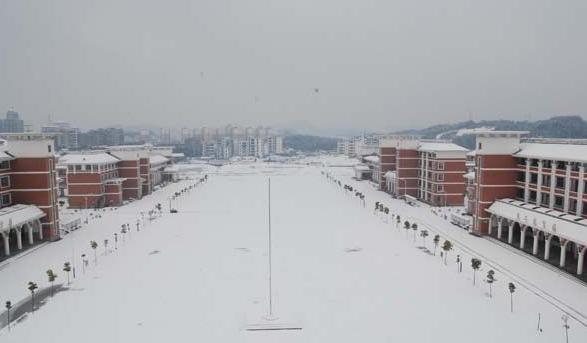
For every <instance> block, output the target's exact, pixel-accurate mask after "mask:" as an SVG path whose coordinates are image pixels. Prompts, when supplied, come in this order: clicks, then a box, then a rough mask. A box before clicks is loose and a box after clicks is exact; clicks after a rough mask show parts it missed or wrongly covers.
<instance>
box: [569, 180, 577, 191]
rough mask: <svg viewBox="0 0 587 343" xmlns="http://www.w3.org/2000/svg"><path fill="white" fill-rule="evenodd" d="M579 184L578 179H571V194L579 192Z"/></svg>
mask: <svg viewBox="0 0 587 343" xmlns="http://www.w3.org/2000/svg"><path fill="white" fill-rule="evenodd" d="M578 187H579V182H577V180H576V179H571V192H577V189H578Z"/></svg>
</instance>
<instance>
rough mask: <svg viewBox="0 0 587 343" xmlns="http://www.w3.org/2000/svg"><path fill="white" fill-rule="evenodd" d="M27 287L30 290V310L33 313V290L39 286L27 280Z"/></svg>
mask: <svg viewBox="0 0 587 343" xmlns="http://www.w3.org/2000/svg"><path fill="white" fill-rule="evenodd" d="M27 288H28V290H29V291H30V292H31V309H32V312H33V313H34V312H35V291H36V290H37V288H39V286H37V284H36V283H34V282H32V281H29V283H28V286H27Z"/></svg>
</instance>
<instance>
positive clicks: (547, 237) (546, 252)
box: [544, 233, 554, 261]
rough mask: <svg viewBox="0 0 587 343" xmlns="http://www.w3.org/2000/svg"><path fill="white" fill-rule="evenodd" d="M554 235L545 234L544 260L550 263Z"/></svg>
mask: <svg viewBox="0 0 587 343" xmlns="http://www.w3.org/2000/svg"><path fill="white" fill-rule="evenodd" d="M552 237H554V236H553V235H551V234H550V233H545V234H544V259H545V260H547V261H548V259H549V258H550V242H551V241H552Z"/></svg>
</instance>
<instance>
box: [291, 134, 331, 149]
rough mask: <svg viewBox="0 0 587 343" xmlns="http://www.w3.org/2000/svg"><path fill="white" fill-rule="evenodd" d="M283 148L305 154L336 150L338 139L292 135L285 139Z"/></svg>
mask: <svg viewBox="0 0 587 343" xmlns="http://www.w3.org/2000/svg"><path fill="white" fill-rule="evenodd" d="M283 146H284V147H285V148H289V149H294V150H298V151H304V152H313V151H318V150H336V138H332V137H320V136H311V135H297V134H292V135H286V136H285V137H283Z"/></svg>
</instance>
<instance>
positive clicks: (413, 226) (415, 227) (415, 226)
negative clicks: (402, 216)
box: [412, 223, 418, 243]
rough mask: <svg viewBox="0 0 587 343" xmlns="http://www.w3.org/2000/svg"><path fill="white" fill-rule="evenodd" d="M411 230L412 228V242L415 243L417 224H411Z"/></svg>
mask: <svg viewBox="0 0 587 343" xmlns="http://www.w3.org/2000/svg"><path fill="white" fill-rule="evenodd" d="M412 230H414V243H416V232H418V224H416V223H413V224H412Z"/></svg>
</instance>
